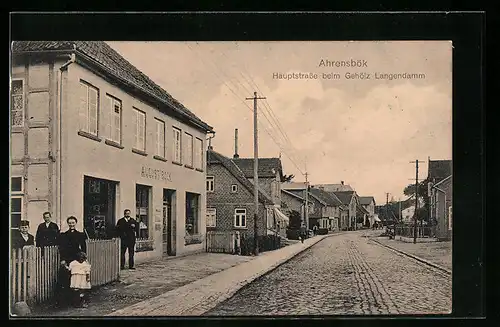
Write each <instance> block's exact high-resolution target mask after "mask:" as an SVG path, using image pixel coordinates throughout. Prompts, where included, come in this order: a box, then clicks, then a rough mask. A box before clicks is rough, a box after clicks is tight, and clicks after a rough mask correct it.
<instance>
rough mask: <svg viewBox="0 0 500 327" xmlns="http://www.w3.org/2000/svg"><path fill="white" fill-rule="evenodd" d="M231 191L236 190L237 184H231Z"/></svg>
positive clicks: (234, 191)
mask: <svg viewBox="0 0 500 327" xmlns="http://www.w3.org/2000/svg"><path fill="white" fill-rule="evenodd" d="M231 192H233V193H236V192H238V185H236V184H233V185H231Z"/></svg>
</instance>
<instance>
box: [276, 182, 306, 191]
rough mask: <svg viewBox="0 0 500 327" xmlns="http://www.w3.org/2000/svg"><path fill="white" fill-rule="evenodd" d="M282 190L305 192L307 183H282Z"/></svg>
mask: <svg viewBox="0 0 500 327" xmlns="http://www.w3.org/2000/svg"><path fill="white" fill-rule="evenodd" d="M281 189H282V190H305V189H306V183H297V182H284V183H281Z"/></svg>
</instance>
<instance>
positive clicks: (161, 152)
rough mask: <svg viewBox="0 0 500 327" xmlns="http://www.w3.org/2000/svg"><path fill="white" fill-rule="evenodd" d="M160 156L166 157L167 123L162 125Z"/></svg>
mask: <svg viewBox="0 0 500 327" xmlns="http://www.w3.org/2000/svg"><path fill="white" fill-rule="evenodd" d="M160 154H161V156H162V157H165V123H163V122H162V123H161V124H160Z"/></svg>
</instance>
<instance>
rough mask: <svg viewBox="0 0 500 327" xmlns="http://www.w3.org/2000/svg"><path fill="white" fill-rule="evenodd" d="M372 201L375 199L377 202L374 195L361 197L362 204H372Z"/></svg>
mask: <svg viewBox="0 0 500 327" xmlns="http://www.w3.org/2000/svg"><path fill="white" fill-rule="evenodd" d="M372 201H373V203H376V202H375V198H374V197H373V196H360V197H359V203H361V205H364V206H367V205H369V204H371V203H372Z"/></svg>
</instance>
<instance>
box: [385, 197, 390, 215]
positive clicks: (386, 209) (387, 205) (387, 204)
mask: <svg viewBox="0 0 500 327" xmlns="http://www.w3.org/2000/svg"><path fill="white" fill-rule="evenodd" d="M389 194H390V193H385V219H386V221H387V220H389Z"/></svg>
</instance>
